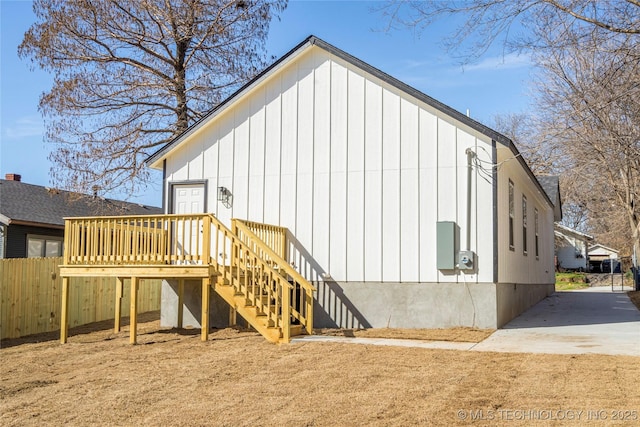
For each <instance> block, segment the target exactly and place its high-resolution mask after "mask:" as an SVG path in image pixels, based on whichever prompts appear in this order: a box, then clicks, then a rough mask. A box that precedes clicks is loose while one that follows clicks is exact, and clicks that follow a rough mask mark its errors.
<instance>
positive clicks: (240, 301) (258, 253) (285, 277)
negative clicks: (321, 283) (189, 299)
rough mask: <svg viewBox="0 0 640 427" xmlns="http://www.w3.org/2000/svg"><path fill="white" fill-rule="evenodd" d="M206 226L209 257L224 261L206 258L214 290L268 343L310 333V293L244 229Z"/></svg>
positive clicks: (216, 223) (237, 224) (244, 226)
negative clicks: (214, 275) (212, 273)
mask: <svg viewBox="0 0 640 427" xmlns="http://www.w3.org/2000/svg"><path fill="white" fill-rule="evenodd" d="M210 221H211V226H212V228H211V232H210V233H208V232H207V233H205V234H207V236H206V238H205V241H211V242H212V243H213V244H214V246H213V247H212V252H213V253H214V254H218V255H220V257H219V258H221V259H223V260H225V263H224V264H223V263H216V262H215V261H214V260H213V259H211V262H210V265H211V266H212V267H214V268H215V269H216V270H217V273H218V274H217V278H216V280H215V282H214V283H213V284H212V285H213V288H214V291H215V292H216V293H217V294H218V295H220V296H221V297H222V299H224V300H225V301H226V302H227V303H228V304H229V305H230V306H231V308H232V309H234V310H235V313H236V314H239V315H240V316H242V317H243V318H244V319H245V320H246V321H247V322H248V323H249V324H250V325H251V326H252V327H253V328H254V329H255V330H256V331H258V332H259V333H260V334H262V335H263V336H264V337H265V338H266V339H267V340H268V341H270V342H273V343H281V342H289V340H290V338H291V337H292V336H295V335H300V334H303V333H312V330H313V292H314V291H315V288H314V287H313V286H312V285H311V284H310V283H309V282H308V281H307V280H306V279H305V278H303V277H302V276H301V275H300V274H299V273H298V272H297V271H296V270H295V269H293V267H292V266H291V265H289V263H288V262H286V261H285V260H284V259H283V258H282V257H281V256H280V255H278V254H277V253H276V252H275V251H274V250H273V249H272V248H271V247H270V246H269V245H268V244H267V243H266V242H265V241H263V240H262V239H261V238H259V237H257V236H256V235H255V234H254V233H253V232H252V231H251V229H250V228H249V227H250V226H249V225H247V224H245V223H244V222H242V221H240V220H233V227H232V228H233V231H232V230H229V229H228V228H226V227H225V226H224V225H223V224H222V223H220V221H219V220H218V219H217V218H216V217H215V216H213V215H212V216H211V217H210ZM251 226H253V227H256V226H259V224H257V223H251ZM268 227H272V226H268Z"/></svg>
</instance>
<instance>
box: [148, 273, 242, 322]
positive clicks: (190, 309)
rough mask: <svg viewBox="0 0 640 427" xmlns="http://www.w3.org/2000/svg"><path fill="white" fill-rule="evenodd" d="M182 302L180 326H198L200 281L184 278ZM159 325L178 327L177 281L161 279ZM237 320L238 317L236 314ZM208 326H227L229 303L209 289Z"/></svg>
mask: <svg viewBox="0 0 640 427" xmlns="http://www.w3.org/2000/svg"><path fill="white" fill-rule="evenodd" d="M183 295H184V296H183V304H182V327H183V328H200V327H201V325H200V321H201V319H202V282H201V281H199V280H185V283H184V294H183ZM160 307H161V308H160V326H161V327H164V328H177V327H178V281H177V280H163V281H162V293H161V305H160ZM238 320H240V317H239V316H238ZM209 326H210V327H212V328H226V327H227V326H229V304H227V303H226V301H225V300H223V299H222V297H220V296H219V295H218V294H217V293H215V292H214V291H211V293H210V298H209Z"/></svg>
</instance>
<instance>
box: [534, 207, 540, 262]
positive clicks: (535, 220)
mask: <svg viewBox="0 0 640 427" xmlns="http://www.w3.org/2000/svg"><path fill="white" fill-rule="evenodd" d="M533 222H534V228H535V233H536V242H535V243H536V259H538V258H539V257H540V240H539V238H538V236H539V231H540V226H539V225H538V209H534V210H533Z"/></svg>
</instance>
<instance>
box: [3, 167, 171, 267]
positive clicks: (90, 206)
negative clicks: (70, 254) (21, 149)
mask: <svg viewBox="0 0 640 427" xmlns="http://www.w3.org/2000/svg"><path fill="white" fill-rule="evenodd" d="M5 178H6V179H0V258H28V257H56V256H62V250H63V248H62V246H63V240H64V217H71V216H95V215H145V214H157V213H160V212H162V210H161V209H159V208H156V207H150V206H143V205H139V204H136V203H127V202H121V201H117V200H110V199H104V198H101V197H94V196H88V195H85V194H78V193H72V192H68V191H60V190H56V189H53V188H47V187H42V186H39V185H31V184H26V183H24V182H21V179H20V175H17V174H7V175H6V176H5Z"/></svg>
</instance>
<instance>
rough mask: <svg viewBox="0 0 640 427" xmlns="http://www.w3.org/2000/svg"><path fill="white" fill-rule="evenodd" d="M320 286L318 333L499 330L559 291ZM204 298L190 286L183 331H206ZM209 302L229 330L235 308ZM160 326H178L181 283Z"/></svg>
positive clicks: (214, 317)
mask: <svg viewBox="0 0 640 427" xmlns="http://www.w3.org/2000/svg"><path fill="white" fill-rule="evenodd" d="M314 286H316V287H317V289H318V292H317V294H316V301H315V304H314V319H315V321H314V327H317V328H451V327H456V326H467V327H476V328H482V329H485V328H487V329H497V328H499V327H501V326H503V325H504V324H505V323H507V322H509V321H510V320H512V319H513V318H515V317H517V316H518V315H520V314H521V313H522V312H524V311H526V310H527V309H528V308H530V307H531V306H533V305H535V304H536V303H537V302H538V301H540V300H542V299H544V298H545V297H547V296H548V295H551V294H552V293H553V292H554V285H553V284H545V285H523V284H504V283H500V284H495V283H469V284H465V283H388V282H316V283H314ZM201 295H202V288H201V282H200V281H185V286H184V299H183V313H182V326H183V327H185V328H190V327H192V328H200V318H201V314H200V313H201V310H202V305H201ZM209 303H210V309H209V324H210V325H211V327H212V328H224V327H227V326H228V325H229V305H228V304H227V303H226V302H225V301H224V300H223V299H222V298H221V297H220V296H219V295H217V294H216V293H215V292H211V297H210V301H209ZM238 320H239V321H241V319H240V317H239V318H238ZM160 325H161V326H162V327H177V326H178V282H177V281H173V280H168V281H167V280H165V281H163V284H162V308H161V315H160Z"/></svg>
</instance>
